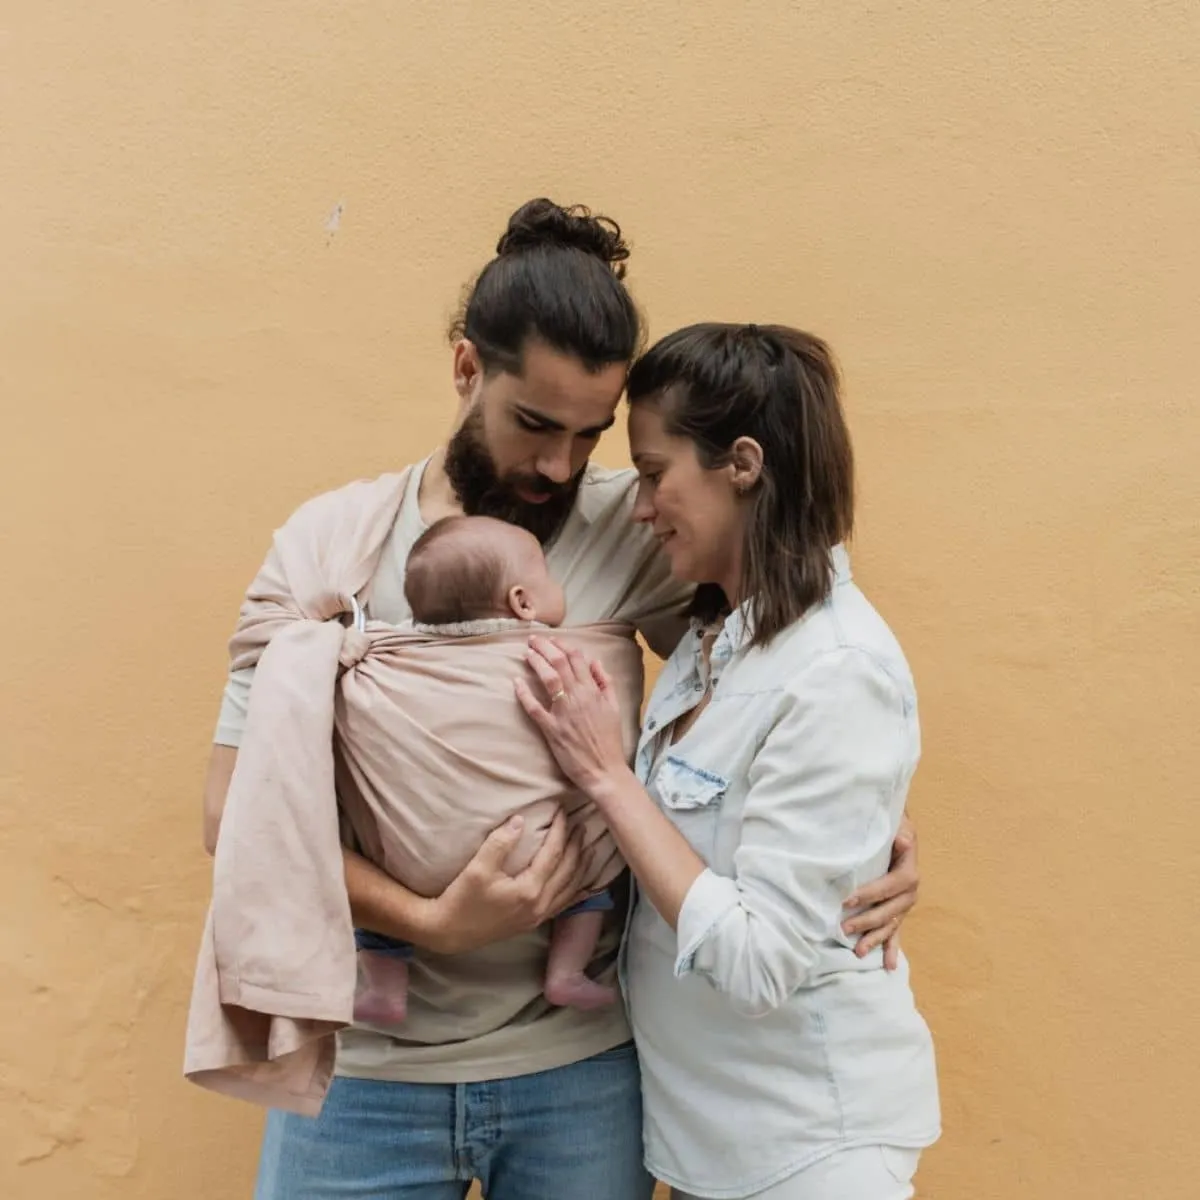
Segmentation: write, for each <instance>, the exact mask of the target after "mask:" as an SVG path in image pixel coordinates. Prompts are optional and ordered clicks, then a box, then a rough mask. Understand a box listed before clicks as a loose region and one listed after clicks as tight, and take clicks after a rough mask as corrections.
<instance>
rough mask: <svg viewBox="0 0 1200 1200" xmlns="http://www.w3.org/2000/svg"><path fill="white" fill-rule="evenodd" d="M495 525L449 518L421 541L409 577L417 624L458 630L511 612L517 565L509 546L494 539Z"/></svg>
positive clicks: (406, 585)
mask: <svg viewBox="0 0 1200 1200" xmlns="http://www.w3.org/2000/svg"><path fill="white" fill-rule="evenodd" d="M492 524H493V522H492V521H491V520H489V519H487V518H481V517H444V518H443V519H442V520H440V521H435V522H434V524H432V525H431V526H430V527H429V528H428V529H427V530H425V532H424V533H423V534H421V536H420V537H419V538H417V540H416V542H415V543H414V544H413V548H412V550H410V551H409V555H408V566H407V568H406V570H405V577H404V596H405V599H406V600H407V601H408V606H409V608H411V609H412V615H413V620H414V621H416V622H418V623H419V624H422V625H455V624H458V623H460V622H463V621H483V620H487V619H488V618H490V617H497V616H504V615H505V614H506V613H507V611H508V610H507V604H506V601H505V592H506V590H507V589H506V586H505V585H506V582H507V577H508V574H509V572H510V570H511V567H512V563H511V560H510V557H509V555H508V553H507V552H506V548H505V547H504V545H503V544H499V543H498V542H497V539H495V538H494V537H489V536H488V528H487V527H488V526H490V525H492Z"/></svg>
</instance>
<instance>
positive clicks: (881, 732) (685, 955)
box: [675, 649, 919, 1016]
mask: <svg viewBox="0 0 1200 1200" xmlns="http://www.w3.org/2000/svg"><path fill="white" fill-rule="evenodd" d="M918 744H919V739H918V734H917V732H916V711H915V697H914V695H913V693H912V690H911V687H910V686H909V687H906V686H904V685H903V684H902V683H901V682H900V681H897V680H896V679H894V678H893V677H892V675H890V674H889V672H888V671H887V670H886V668H885V667H884V666H883V665H882V664H880V663H879V662H877V661H876V660H875V659H874V658H873V657H872V656H871V655H870V654H868V653H866V652H864V651H862V650H858V649H839V650H833V651H829V652H827V653H825V654H823V655H822V656H821V657H819V658H818V659H816V660H815V661H814V662H813V663H812V664H811V665H810V666H809V667H808V668H807V669H806V670H805V672H804V674H803V675H802V676H801V677H799V678H798V679H795V680H792V681H790V683H789V685H788V687H787V688H786V690H785V692H784V697H783V703H782V706H781V708H780V711H779V713H778V715H777V717H776V719H775V720H774V722H773V723H772V725H771V727H770V729H769V731H768V733H767V735H766V737H765V738H764V740H763V742H762V745H761V747H760V748H759V750H758V753H757V754H756V755H755V757H754V759H753V762H752V764H751V767H750V772H749V780H748V791H747V794H746V800H745V808H744V813H743V821H742V828H741V838H740V841H739V843H738V847H737V850H736V851H735V853H734V856H733V863H734V874H733V876H732V877H728V876H723V875H719V874H717V873H715V872H714V871H712V870H711V869H707V870H705V871H704V872H703V873H702V874H701V875H700V876H699V877H698V878H697V879H696V881H695V882H694V883H693V884H692V886H691V888H690V890H689V891H688V894H687V896H686V897H685V899H684V902H683V906H682V909H681V910H680V914H679V921H678V924H677V930H676V932H677V947H678V950H677V954H678V957H677V960H676V964H675V973H676V975H677V976H679V975H686V974H696V975H700V976H702V977H704V978H705V979H707V980H708V981H709V982H710V983H711V984H712V985H713V986H714V987H715V988H716V989H717V990H718V991H719V992H721V993H722V994H724V995H726V996H727V997H728V998H729V1001H730V1004H731V1005H732V1006H733V1007H734V1008H735V1009H736V1010H737V1011H739V1012H742V1013H744V1014H745V1015H747V1016H764V1015H766V1014H767V1013H769V1012H771V1011H772V1010H773V1009H775V1008H777V1007H778V1006H779V1005H781V1004H782V1003H783V1002H784V1001H785V1000H787V998H788V997H789V996H791V995H792V993H793V992H795V991H796V990H797V989H798V988H801V987H803V986H804V985H805V984H806V983H807V982H808V981H809V979H810V977H811V975H812V972H813V968H814V966H815V965H816V963H817V961H818V957H819V954H820V947H821V944H822V943H823V942H824V943H828V942H829V941H830V939H836V938H838V937H839V936H840V932H839V931H840V925H841V921H842V917H843V911H842V905H843V903H844V901H845V900H846V899H847V897H848V896H849V895H850V894H851V892H852V890H853V889H854V888H855V887H856V886H857V885H858V884H859V883H860V882H862V880H860V878H859V875H860V874H861V872H862V870H863V868H864V866H866V865H867V864H869V863H871V862H872V860H877V859H878V856H879V855H880V854H881V853H883V852H885V851H886V849H887V847H888V846H890V844H891V841H892V839H893V837H894V828H895V822H896V821H897V820H898V819H899V811H898V809H899V808H902V806H903V793H904V790H905V789H906V788H907V785H908V781H909V779H910V778H911V776H912V773H913V770H914V769H915V767H916V759H917V756H918V753H919V750H918ZM884 861H886V858H885V859H884Z"/></svg>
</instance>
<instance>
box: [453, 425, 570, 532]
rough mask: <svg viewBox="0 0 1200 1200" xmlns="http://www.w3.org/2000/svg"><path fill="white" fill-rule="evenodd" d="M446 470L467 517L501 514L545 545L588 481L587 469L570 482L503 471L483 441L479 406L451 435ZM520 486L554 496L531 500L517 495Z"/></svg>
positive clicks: (564, 518)
mask: <svg viewBox="0 0 1200 1200" xmlns="http://www.w3.org/2000/svg"><path fill="white" fill-rule="evenodd" d="M445 469H446V476H447V477H448V478H449V480H450V486H451V487H453V488H454V494H455V495H456V496H457V497H458V501H459V503H460V504H461V505H462V506H463V512H465V513H466V514H467V516H469V517H496V518H497V519H498V520H501V521H507V522H508V523H509V524H510V525H519V526H520V527H521V528H522V529H527V530H529V532H530V533H532V534H533V536H534V537H536V538H537V540H538V541H539V542H541V544H542V545H543V546H545V545H547V544H548V543H549V542H551V541H552V540H553V539H554V536H555V534H557V533H558V531H559V530H560V529H561V528H562V527H563V523H564V522H565V521H566V519H567V517H568V516H569V515H570V513H571V508H572V506H573V505H574V504H575V496H576V495H577V493H578V492H579V485H580V483H581V482H582V480H583V472H582V471H580V472H579V474H578V475H576V476H575V477H574V478H573V479H568V480H567V482H566V483H555V482H554V481H553V480H550V479H547V478H546V477H545V476H543V475H518V474H510V475H505V476H501V475H500V474H499V472H498V471H497V470H496V464H495V462H494V461H493V459H492V456H491V455H490V454H489V453H488V449H487V446H486V445H485V443H484V440H483V414H482V413H481V412H480V411H479V409H475V411H474V412H472V413H469V414H468V416H467V419H466V420H465V421H464V422H463V423H462V425H461V427H460V428H459V430H458V432H457V433H455V435H454V436H453V437H452V438H451V439H450V444H449V445H448V446H447V447H446V462H445ZM518 487H521V488H523V489H524V490H525V491H528V492H533V493H535V494H538V495H543V496H547V497H549V499H547V500H545V501H543V502H542V503H541V504H530V503H529V501H528V500H522V499H521V497H520V496H518V495H517V492H516V489H517V488H518Z"/></svg>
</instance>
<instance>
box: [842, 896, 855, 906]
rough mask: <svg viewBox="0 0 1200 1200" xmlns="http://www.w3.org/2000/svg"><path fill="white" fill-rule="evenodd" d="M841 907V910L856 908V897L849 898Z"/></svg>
mask: <svg viewBox="0 0 1200 1200" xmlns="http://www.w3.org/2000/svg"><path fill="white" fill-rule="evenodd" d="M842 907H843V908H857V907H858V897H857V896H851V897H850V899H849V900H847V901H846V903H845V904H843V905H842Z"/></svg>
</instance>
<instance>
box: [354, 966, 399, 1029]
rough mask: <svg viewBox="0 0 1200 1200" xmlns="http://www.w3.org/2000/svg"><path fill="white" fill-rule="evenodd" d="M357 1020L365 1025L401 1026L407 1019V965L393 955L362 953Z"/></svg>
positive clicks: (355, 1008)
mask: <svg viewBox="0 0 1200 1200" xmlns="http://www.w3.org/2000/svg"><path fill="white" fill-rule="evenodd" d="M358 966H359V984H358V992H357V994H356V995H355V997H354V1019H355V1020H356V1021H358V1022H360V1023H361V1024H364V1025H399V1024H400V1022H401V1021H403V1020H404V1018H405V1017H407V1016H408V963H406V962H405V961H404V959H402V958H397V957H395V956H394V955H388V954H379V953H376V952H375V951H372V950H362V951H360V952H359V955H358Z"/></svg>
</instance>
